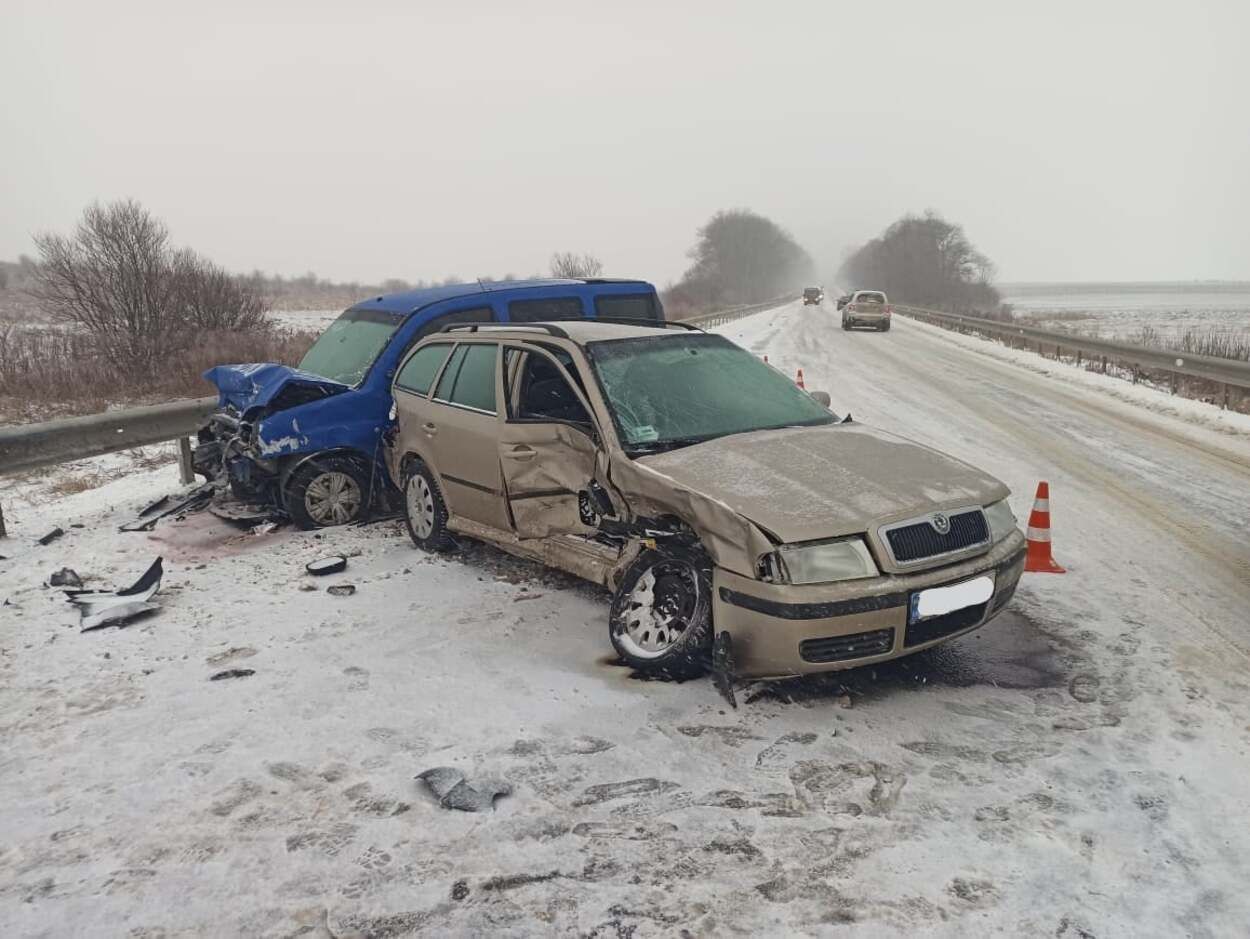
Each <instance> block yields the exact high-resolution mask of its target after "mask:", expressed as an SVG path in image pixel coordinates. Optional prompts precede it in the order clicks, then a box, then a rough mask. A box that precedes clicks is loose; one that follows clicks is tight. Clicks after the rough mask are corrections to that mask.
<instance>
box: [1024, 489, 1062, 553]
mask: <svg viewBox="0 0 1250 939" xmlns="http://www.w3.org/2000/svg"><path fill="white" fill-rule="evenodd" d="M1026 537H1027V539H1028V549H1029V553H1028V555H1027V556H1026V557H1025V560H1024V569H1025V570H1026V571H1032V572H1033V573H1035V574H1066V573H1067V571H1065V570H1064V569H1063V568H1062V567H1060V566H1059V565H1058V564H1056V563H1055V559H1054V558H1053V557H1051V554H1050V484H1049V483H1038V484H1037V498H1036V499H1034V500H1033V511H1032V512H1031V513H1029V530H1028V532H1027V533H1026Z"/></svg>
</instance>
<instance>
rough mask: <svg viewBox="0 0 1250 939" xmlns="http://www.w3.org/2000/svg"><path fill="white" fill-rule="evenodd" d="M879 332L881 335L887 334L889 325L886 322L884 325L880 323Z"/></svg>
mask: <svg viewBox="0 0 1250 939" xmlns="http://www.w3.org/2000/svg"><path fill="white" fill-rule="evenodd" d="M881 331H882V332H883V333H888V332H889V331H890V324H889V323H888V322H886V323H882V324H881Z"/></svg>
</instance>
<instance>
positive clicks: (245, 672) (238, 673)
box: [208, 668, 256, 681]
mask: <svg viewBox="0 0 1250 939" xmlns="http://www.w3.org/2000/svg"><path fill="white" fill-rule="evenodd" d="M255 674H256V669H254V668H228V669H226V670H225V671H221V672H217V673H215V674H213V675H209V676H208V680H209V681H222V680H223V679H226V678H247V677H248V676H249V675H255Z"/></svg>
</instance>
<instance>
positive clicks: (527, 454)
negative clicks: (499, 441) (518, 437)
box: [504, 444, 538, 460]
mask: <svg viewBox="0 0 1250 939" xmlns="http://www.w3.org/2000/svg"><path fill="white" fill-rule="evenodd" d="M537 453H538V451H537V450H535V449H534V448H533V447H527V446H525V445H524V444H522V445H521V446H519V447H513V448H512V449H511V450H508V451H507V452H505V453H504V456H506V457H507V458H508V459H510V460H532V459H534V456H535V455H536V454H537Z"/></svg>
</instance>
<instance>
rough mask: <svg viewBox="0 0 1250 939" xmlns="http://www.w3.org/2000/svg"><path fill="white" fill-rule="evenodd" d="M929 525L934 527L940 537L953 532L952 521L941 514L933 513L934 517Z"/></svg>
mask: <svg viewBox="0 0 1250 939" xmlns="http://www.w3.org/2000/svg"><path fill="white" fill-rule="evenodd" d="M929 524H930V525H932V526H933V530H934V531H935V532H937V533H938V534H939V535H945V534H947V533H948V532H950V530H951V520H950V518H948V517H947V516H945V515H943V514H942V513H941V512H935V513H933V517H932V518H931V519H929Z"/></svg>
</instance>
